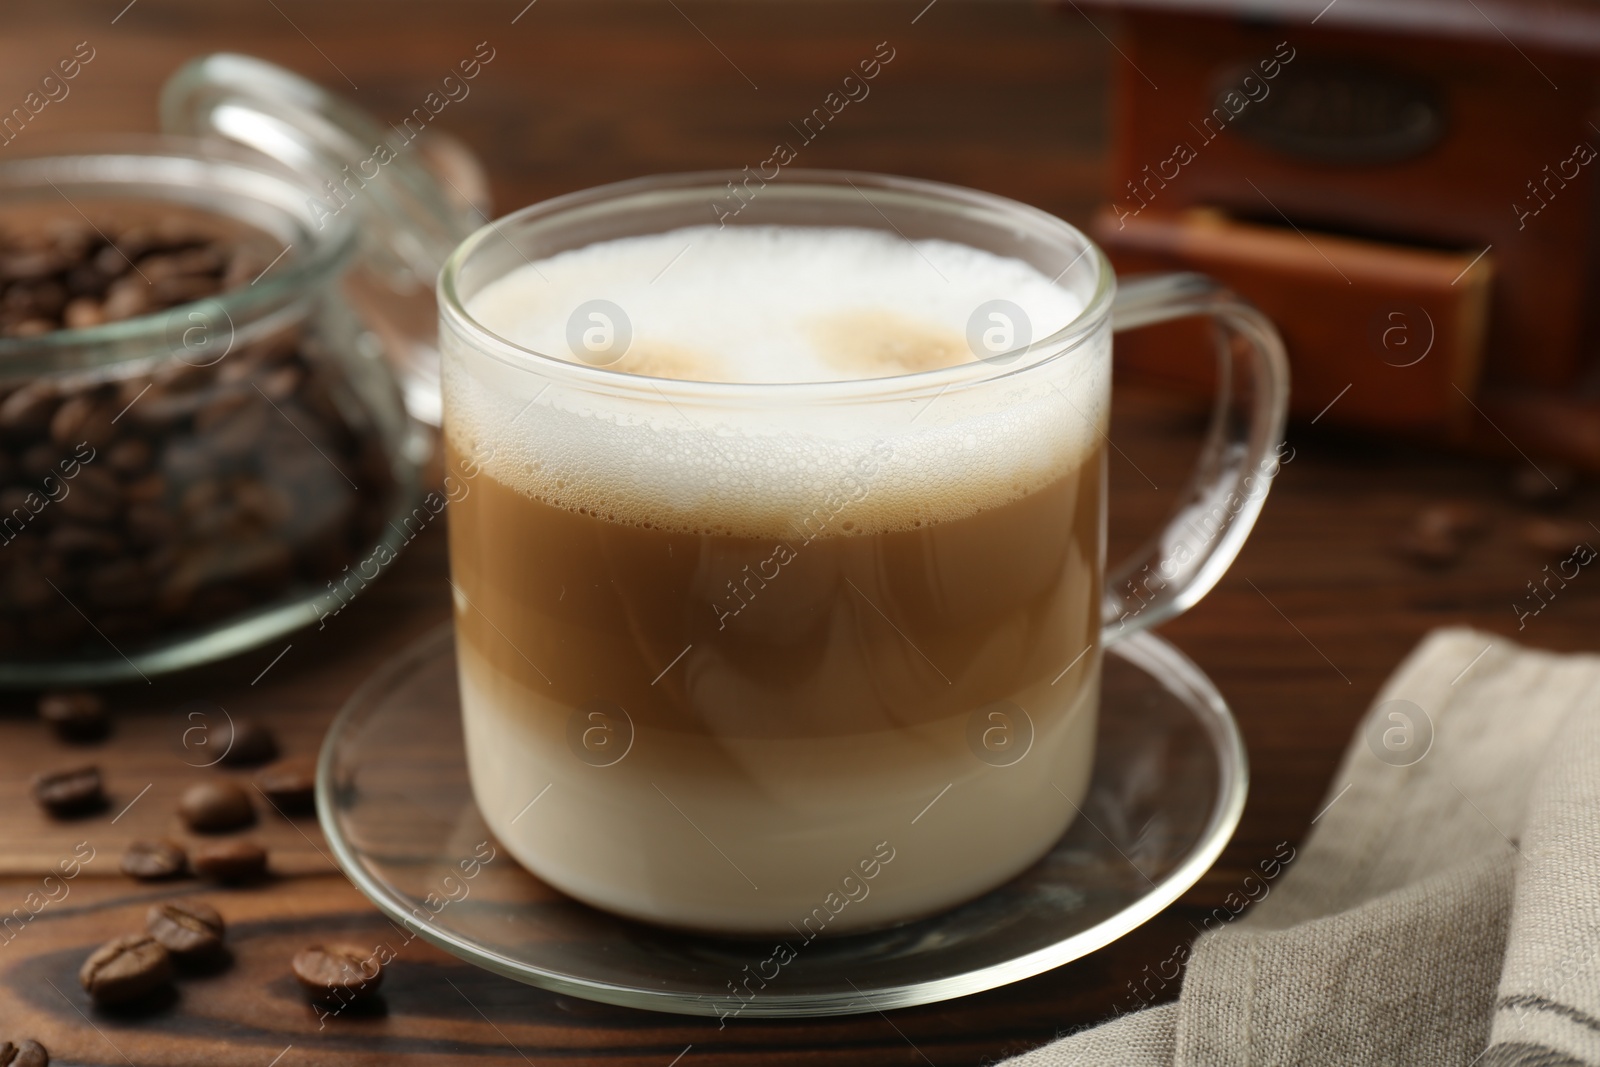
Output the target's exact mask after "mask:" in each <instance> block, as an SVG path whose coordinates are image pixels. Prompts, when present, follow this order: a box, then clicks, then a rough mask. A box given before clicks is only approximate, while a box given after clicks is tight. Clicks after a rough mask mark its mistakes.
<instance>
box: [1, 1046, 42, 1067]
mask: <svg viewBox="0 0 1600 1067" xmlns="http://www.w3.org/2000/svg"><path fill="white" fill-rule="evenodd" d="M0 1067H50V1053H48V1052H46V1051H45V1047H44V1046H43V1045H41V1044H39V1042H37V1041H19V1042H17V1043H16V1044H15V1045H13V1044H12V1043H11V1042H9V1041H0Z"/></svg>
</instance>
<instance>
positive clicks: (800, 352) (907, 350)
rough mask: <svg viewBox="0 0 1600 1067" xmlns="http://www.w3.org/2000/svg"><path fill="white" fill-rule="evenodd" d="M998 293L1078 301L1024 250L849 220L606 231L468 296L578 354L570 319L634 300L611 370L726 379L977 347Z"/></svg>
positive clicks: (942, 362) (1060, 321)
mask: <svg viewBox="0 0 1600 1067" xmlns="http://www.w3.org/2000/svg"><path fill="white" fill-rule="evenodd" d="M996 299H1005V300H1009V301H1011V302H1012V303H1014V304H1016V305H1018V306H1020V307H1021V308H1022V309H1023V311H1024V312H1025V313H1026V314H1027V316H1028V319H1029V324H1030V326H1031V329H1032V336H1033V337H1035V338H1041V337H1045V336H1048V335H1049V334H1052V333H1054V332H1055V331H1057V330H1059V329H1061V327H1063V326H1065V325H1066V324H1067V323H1069V322H1071V321H1072V319H1073V318H1074V317H1075V316H1076V315H1077V313H1078V312H1079V311H1080V310H1081V307H1082V306H1081V303H1080V301H1079V300H1078V299H1077V297H1076V296H1074V295H1073V294H1072V293H1070V292H1068V291H1067V290H1065V289H1062V288H1059V287H1058V286H1056V285H1054V284H1052V283H1051V281H1050V279H1049V278H1047V277H1045V276H1044V275H1043V274H1041V273H1039V271H1037V270H1035V269H1034V268H1033V267H1032V266H1031V265H1030V264H1027V263H1024V262H1023V261H1021V260H1018V259H1008V258H1004V257H1001V256H996V255H993V254H991V253H989V252H983V251H980V250H978V249H976V248H971V247H968V246H966V245H960V244H955V243H952V242H950V241H917V242H915V243H913V242H911V241H907V240H906V239H904V238H902V237H900V236H899V235H897V234H894V233H888V232H883V231H878V230H863V229H846V228H815V229H813V228H801V227H781V226H747V227H737V226H735V227H729V228H724V229H719V228H717V227H715V226H697V227H690V228H686V229H681V230H674V231H671V232H669V233H660V234H650V235H647V236H643V237H629V238H625V239H622V240H617V241H602V242H600V243H597V244H592V245H589V246H587V247H584V248H579V249H574V250H573V251H570V252H563V253H561V254H560V255H557V256H553V257H551V258H549V259H545V260H541V261H539V262H537V263H531V264H527V265H525V266H522V267H518V268H517V269H516V270H513V271H512V272H511V273H509V274H507V275H506V276H505V277H504V278H501V279H499V280H498V281H495V282H493V283H492V284H490V285H488V286H486V287H485V288H484V289H483V291H482V292H480V293H479V294H478V295H477V296H476V297H475V298H474V299H473V300H472V302H471V304H470V305H469V310H470V311H471V313H472V315H473V317H474V318H476V319H477V320H478V321H479V322H480V323H482V324H483V325H484V326H486V327H488V328H489V329H490V330H492V331H493V332H495V333H497V334H499V335H500V336H502V337H504V338H506V339H507V340H509V341H513V342H515V343H516V344H519V345H522V346H523V347H525V348H531V349H533V350H534V351H536V352H542V353H545V354H546V355H552V356H555V357H557V358H560V359H571V360H578V359H580V358H582V357H585V356H587V355H588V353H587V352H579V353H574V352H573V351H572V347H571V345H570V343H569V339H568V336H567V328H568V319H569V318H570V317H571V315H572V314H573V312H574V311H575V310H576V309H578V308H580V307H581V306H582V305H584V304H585V303H587V302H589V301H592V300H608V301H610V302H612V303H614V304H615V305H617V307H619V308H621V309H622V311H623V312H624V313H625V314H626V315H627V317H628V319H629V321H630V323H631V325H632V333H633V339H632V342H631V344H629V345H628V347H627V350H626V351H625V352H624V353H623V354H622V356H621V358H620V359H618V360H617V361H616V362H615V363H612V364H608V365H609V366H611V367H612V369H614V370H622V371H628V372H631V373H636V374H648V375H652V376H655V377H663V378H687V379H692V380H696V381H722V382H820V381H836V380H843V379H853V378H875V377H888V376H890V375H895V374H905V373H910V372H914V371H918V370H931V369H934V368H936V367H946V366H951V365H954V364H957V363H966V362H970V361H972V360H973V359H975V358H976V357H975V356H974V354H973V351H972V349H971V347H970V346H969V344H968V341H967V323H968V320H969V318H970V317H971V316H972V314H973V312H974V310H975V309H977V308H978V307H979V306H980V305H982V304H984V303H986V302H987V301H990V300H996Z"/></svg>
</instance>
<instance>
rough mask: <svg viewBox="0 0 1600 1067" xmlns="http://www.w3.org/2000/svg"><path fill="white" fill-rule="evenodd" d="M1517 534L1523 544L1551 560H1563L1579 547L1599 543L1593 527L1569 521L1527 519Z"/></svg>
mask: <svg viewBox="0 0 1600 1067" xmlns="http://www.w3.org/2000/svg"><path fill="white" fill-rule="evenodd" d="M1517 534H1518V536H1519V537H1520V538H1521V539H1522V543H1523V544H1525V545H1527V546H1528V547H1529V548H1531V549H1533V551H1535V552H1537V553H1538V554H1539V555H1541V556H1546V557H1549V558H1551V559H1565V558H1566V557H1568V556H1570V555H1572V554H1573V553H1574V552H1576V551H1578V550H1579V546H1581V545H1588V544H1592V543H1595V542H1600V534H1597V533H1596V532H1595V530H1594V527H1592V526H1590V525H1589V524H1588V523H1586V522H1579V521H1577V520H1569V519H1529V520H1528V521H1527V522H1525V523H1523V524H1522V527H1521V528H1520V529H1519V530H1518V531H1517Z"/></svg>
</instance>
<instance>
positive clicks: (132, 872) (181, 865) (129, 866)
mask: <svg viewBox="0 0 1600 1067" xmlns="http://www.w3.org/2000/svg"><path fill="white" fill-rule="evenodd" d="M188 865H189V858H188V857H187V856H186V855H185V854H184V851H183V849H181V848H179V847H178V846H177V845H175V844H173V843H172V842H171V841H135V842H134V843H133V844H131V845H129V846H128V851H126V852H124V853H123V854H122V863H121V867H122V873H123V874H125V875H127V876H128V877H129V878H137V879H139V880H140V881H141V882H156V881H160V880H162V879H164V878H176V877H178V876H179V875H180V874H182V873H183V872H184V871H185V870H186V869H187V868H188Z"/></svg>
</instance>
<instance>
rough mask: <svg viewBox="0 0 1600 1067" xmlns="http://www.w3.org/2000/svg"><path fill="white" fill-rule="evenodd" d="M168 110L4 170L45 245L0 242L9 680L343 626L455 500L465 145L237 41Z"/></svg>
mask: <svg viewBox="0 0 1600 1067" xmlns="http://www.w3.org/2000/svg"><path fill="white" fill-rule="evenodd" d="M160 113H161V126H162V129H163V131H165V134H166V135H165V136H161V137H131V138H130V137H118V136H112V137H94V138H74V139H72V140H68V141H55V142H51V141H50V140H49V139H36V140H34V143H33V144H32V145H29V146H25V148H26V151H24V152H18V151H16V150H10V151H8V153H7V154H6V156H5V158H4V160H0V222H3V223H9V224H11V226H12V228H13V229H20V230H24V231H27V232H28V233H31V234H32V237H31V238H28V240H31V241H32V243H31V244H29V243H27V240H18V241H13V242H12V245H11V246H10V250H9V251H7V250H6V249H5V248H0V686H47V685H66V684H96V683H105V682H114V681H125V680H138V679H148V678H149V677H151V676H152V675H154V674H157V673H159V672H164V671H171V670H177V669H180V668H184V667H189V666H193V665H196V664H199V663H203V662H206V661H210V660H215V659H219V658H222V657H224V656H228V655H232V654H235V653H238V652H242V651H244V650H246V649H249V648H251V647H254V646H256V645H259V644H261V643H263V642H266V641H269V640H272V639H273V638H276V637H279V636H281V635H283V634H285V633H287V632H289V631H291V630H294V629H297V628H299V627H302V626H306V625H310V624H316V623H320V624H322V625H326V624H327V622H328V620H329V619H330V618H331V617H332V616H334V615H336V614H338V613H339V612H340V611H342V610H343V609H344V607H345V605H346V604H348V603H349V601H350V600H351V599H352V598H353V597H354V596H356V595H357V594H359V593H360V592H361V591H362V590H364V589H365V588H367V587H368V586H369V585H370V584H371V583H372V582H373V581H374V580H376V579H377V578H378V576H379V575H380V574H381V573H382V571H383V570H384V569H385V568H386V567H387V565H388V564H389V562H390V561H392V560H393V559H394V558H396V556H397V554H398V552H399V551H400V550H401V548H402V547H403V546H404V545H405V544H406V543H407V542H409V541H410V540H411V539H412V538H414V537H416V536H417V534H418V533H420V532H421V530H422V529H423V528H424V527H426V526H427V525H428V524H429V523H430V522H431V521H432V520H433V518H435V517H436V516H437V515H438V514H439V512H440V511H442V510H443V507H444V504H445V501H444V499H443V498H442V497H441V496H439V494H437V493H431V494H428V495H425V496H424V495H421V492H420V489H421V487H420V485H419V481H420V474H419V472H420V470H421V469H422V466H423V464H424V463H425V462H426V461H427V460H428V458H429V456H430V455H431V452H432V448H433V443H434V442H433V437H432V434H431V432H430V431H429V428H428V424H430V423H431V424H433V425H437V422H438V410H439V389H438V349H437V343H436V338H437V318H436V313H435V311H434V303H433V293H434V286H433V282H434V277H435V275H436V274H437V272H438V268H439V266H440V265H441V264H442V262H443V260H444V259H445V257H446V256H447V255H448V254H449V252H450V251H451V250H452V249H453V248H454V247H455V245H456V244H457V243H458V242H459V241H460V240H461V239H462V238H463V237H465V236H466V235H467V234H468V233H470V232H471V231H472V230H473V229H475V228H476V227H477V226H478V225H479V224H480V222H482V221H484V220H486V219H487V209H488V200H487V194H486V191H485V190H486V188H487V183H486V182H485V180H484V177H483V173H482V171H481V169H480V168H479V167H478V165H477V162H476V161H475V160H474V159H473V158H472V156H471V155H470V154H469V153H468V152H466V151H465V149H463V148H461V147H460V146H459V145H457V144H456V143H455V142H454V141H452V140H451V139H449V138H448V137H446V136H445V135H443V134H440V133H438V132H436V131H432V130H430V131H428V133H427V136H426V137H424V138H421V139H417V140H413V139H412V138H410V137H408V138H406V140H405V141H404V142H400V141H399V140H398V137H391V136H390V135H389V131H387V130H385V129H384V128H383V127H382V126H380V124H379V123H378V122H377V121H376V120H375V119H373V118H372V117H371V116H369V115H367V114H365V113H364V112H362V111H360V110H359V109H357V108H355V107H353V106H352V105H350V104H348V103H347V102H345V101H343V100H340V99H339V98H337V97H335V96H333V95H331V94H329V93H327V92H325V91H324V90H322V89H321V88H319V87H317V86H316V85H314V84H312V83H311V82H308V81H306V80H305V79H302V78H300V77H299V76H297V75H295V74H292V73H290V72H289V71H286V70H283V69H281V68H278V67H275V66H273V65H272V64H270V63H266V62H263V61H261V60H258V59H254V58H251V57H249V56H240V55H230V54H216V55H210V56H204V57H201V58H199V59H196V60H194V61H192V62H190V63H188V64H186V65H185V66H184V67H183V68H181V69H180V70H179V71H177V72H176V73H175V74H174V75H173V77H172V78H171V79H170V80H169V81H168V83H167V85H166V86H165V88H164V89H163V91H162V94H161V100H160ZM380 146H381V149H382V150H381V151H380ZM376 159H381V160H382V165H381V166H377V167H376V170H375V171H374V170H373V169H372V165H373V161H374V160H376ZM358 171H359V172H360V174H361V175H363V176H362V177H361V178H359V179H358V180H354V181H352V180H351V177H350V176H351V174H353V173H356V172H358ZM330 200H331V203H332V205H333V206H331V207H330V206H329V205H330ZM108 217H109V218H112V219H114V220H115V221H116V225H114V226H113V225H110V224H108V223H107V222H106V221H105V220H106V218H108ZM97 220H98V221H97ZM130 225H131V226H132V227H133V230H134V231H140V232H141V234H142V236H141V237H139V238H135V237H132V236H129V235H128V232H125V230H126V226H130ZM119 227H122V229H119ZM140 227H143V230H140ZM108 228H110V229H112V230H113V231H114V232H111V233H107V232H106V231H107V229H108ZM146 231H149V232H146ZM150 233H154V234H155V237H154V238H151V239H150V240H148V241H146V240H144V238H145V237H149V235H150ZM207 234H209V235H210V236H205V235H207ZM163 235H164V236H163ZM186 235H187V236H186ZM196 235H199V236H196ZM190 237H193V238H195V239H194V240H189V238H190ZM157 238H159V239H157ZM169 238H170V239H169ZM163 242H165V243H163ZM247 247H254V248H255V249H256V250H257V252H258V253H259V254H256V255H254V256H252V255H248V254H239V255H236V256H234V258H233V259H231V260H230V261H229V262H228V263H227V265H226V268H223V267H221V266H219V262H220V259H219V257H221V256H226V255H233V253H237V252H240V251H241V250H243V249H246V248H247ZM150 248H155V249H156V253H154V254H155V258H156V260H157V261H159V262H157V263H155V264H152V263H151V262H150V261H148V260H147V259H145V258H142V257H144V256H145V255H146V254H147V253H146V252H142V251H140V249H150ZM86 249H88V250H90V252H93V253H94V254H95V255H97V256H101V257H102V258H101V259H99V260H97V261H96V262H95V263H94V264H93V265H92V266H91V264H90V262H89V261H88V260H86V259H84V258H83V257H85V256H87V255H89V254H90V252H86V251H85V250H86ZM163 249H164V250H165V251H164V252H163V251H162V250H163ZM12 253H15V254H12ZM169 253H170V254H169ZM74 256H76V257H78V258H74ZM208 257H209V260H210V268H209V269H210V270H211V273H210V274H209V275H208V276H206V277H203V278H196V277H193V276H181V277H172V276H170V275H172V274H173V273H177V274H182V273H183V271H182V270H180V269H179V267H181V266H183V262H181V261H191V262H190V263H189V265H191V266H192V261H193V260H196V259H198V260H201V261H204V260H207V259H208ZM157 267H160V268H161V269H160V270H158V269H157ZM52 271H53V273H52ZM96 271H99V272H100V276H97V275H96ZM133 274H137V275H138V276H139V278H140V279H141V280H142V282H143V286H141V285H138V284H133V278H132V275H133ZM107 276H115V277H116V279H117V280H116V281H111V282H109V283H108V280H107ZM119 282H125V283H127V284H126V285H125V286H119ZM163 287H164V288H163ZM119 288H127V289H129V290H130V291H129V292H123V293H121V295H118V290H119ZM125 297H126V298H128V299H124V298H125ZM72 304H81V305H85V306H83V307H79V308H77V310H76V313H75V312H74V309H73V307H72V306H71V305H72ZM146 307H150V308H154V309H156V310H151V311H149V312H148V313H140V312H141V311H142V309H143V308H146ZM107 319H110V320H114V321H106V320H107ZM58 326H59V327H60V328H57V327H58Z"/></svg>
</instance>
